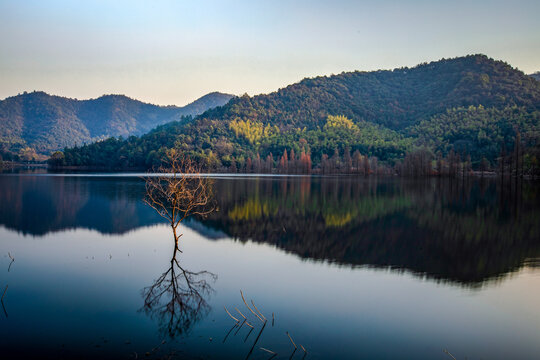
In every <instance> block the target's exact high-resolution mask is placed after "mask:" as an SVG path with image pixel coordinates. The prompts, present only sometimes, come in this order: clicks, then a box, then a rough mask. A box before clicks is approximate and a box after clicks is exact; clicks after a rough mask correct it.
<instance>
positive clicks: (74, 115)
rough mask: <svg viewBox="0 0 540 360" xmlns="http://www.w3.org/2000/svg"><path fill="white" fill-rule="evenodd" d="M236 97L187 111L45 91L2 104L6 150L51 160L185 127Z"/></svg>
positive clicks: (0, 146)
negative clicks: (185, 120) (69, 150)
mask: <svg viewBox="0 0 540 360" xmlns="http://www.w3.org/2000/svg"><path fill="white" fill-rule="evenodd" d="M232 97H233V95H229V94H223V93H219V92H213V93H210V94H207V95H205V96H203V97H201V98H199V99H197V100H195V101H194V102H192V103H190V104H188V105H186V106H184V107H177V106H157V105H152V104H148V103H144V102H141V101H138V100H134V99H131V98H129V97H127V96H124V95H104V96H101V97H99V98H96V99H90V100H77V99H70V98H66V97H61V96H54V95H49V94H47V93H45V92H42V91H35V92H31V93H24V94H21V95H17V96H13V97H9V98H6V99H5V100H2V101H0V150H3V151H4V152H6V151H11V152H17V151H18V150H20V149H21V148H24V147H30V148H33V149H34V150H35V151H36V152H37V153H41V154H47V155H49V154H50V153H51V152H53V151H55V150H59V149H63V148H64V147H66V146H74V145H81V144H83V143H88V142H90V141H93V140H97V139H103V138H107V137H111V136H123V137H128V136H131V135H141V134H144V133H146V132H148V131H150V130H151V129H153V128H154V127H156V126H158V125H162V124H165V123H167V122H170V121H175V120H176V121H180V120H181V118H182V117H183V116H196V115H199V114H201V113H203V112H205V111H206V110H208V109H210V108H213V107H216V106H222V105H224V104H226V103H227V102H228V101H229V100H230V99H231V98H232Z"/></svg>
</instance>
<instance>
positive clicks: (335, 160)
mask: <svg viewBox="0 0 540 360" xmlns="http://www.w3.org/2000/svg"><path fill="white" fill-rule="evenodd" d="M539 121H540V83H539V82H538V81H536V80H534V79H533V78H532V77H530V76H527V75H525V74H523V73H522V72H521V71H518V70H516V69H514V68H512V67H511V66H510V65H508V64H506V63H504V62H501V61H495V60H493V59H490V58H488V57H486V56H484V55H471V56H466V57H461V58H455V59H443V60H440V61H437V62H432V63H425V64H421V65H418V66H416V67H414V68H400V69H395V70H384V71H382V70H381V71H374V72H360V71H357V72H349V73H342V74H339V75H334V76H324V77H317V78H312V79H304V80H302V81H301V82H299V83H297V84H294V85H290V86H288V87H286V88H284V89H280V90H279V91H276V92H274V93H271V94H268V95H258V96H254V97H250V96H247V95H244V96H242V97H238V98H234V99H232V100H231V101H230V102H229V103H227V104H226V105H225V106H223V107H220V108H216V109H213V110H209V111H207V112H205V113H204V114H202V115H200V116H198V117H196V118H195V119H194V120H193V121H191V122H187V123H178V122H177V123H171V124H168V125H165V126H163V127H159V128H157V129H155V130H153V131H152V132H150V133H149V134H147V135H144V136H142V137H133V138H130V139H127V140H117V139H111V140H108V141H102V142H98V143H96V144H92V145H90V146H84V147H79V148H75V149H68V150H66V153H65V159H62V160H61V161H60V162H61V163H63V164H66V165H86V166H112V167H119V168H122V167H145V168H148V167H151V166H153V165H156V164H159V163H160V162H161V161H162V160H163V158H164V155H165V153H166V151H167V150H168V149H170V148H173V147H174V148H177V149H179V150H181V151H183V152H185V153H187V154H189V155H190V156H191V157H194V158H195V159H197V160H199V161H200V162H201V164H204V165H205V166H207V167H208V168H209V169H214V170H227V169H228V170H242V171H264V170H265V169H266V170H268V169H269V167H270V166H273V167H274V168H278V170H279V171H283V172H291V168H292V169H293V171H292V172H302V171H304V169H305V168H307V167H308V166H309V167H310V168H311V167H315V168H318V169H319V170H321V171H323V172H324V171H325V169H328V170H330V169H332V168H333V169H336V168H341V169H342V170H345V171H346V172H348V171H350V170H351V169H352V168H356V170H357V171H358V169H359V167H360V166H359V165H358V164H359V163H360V162H362V163H366V162H368V160H369V167H371V169H373V166H374V165H375V166H376V164H377V161H379V163H380V162H382V163H384V164H388V165H391V166H393V165H395V164H396V163H399V162H401V161H403V160H404V159H405V158H406V155H407V154H408V153H412V152H415V151H419V150H421V151H423V152H426V153H428V155H429V158H433V159H434V158H435V157H436V156H438V157H445V156H447V155H448V154H449V153H450V152H451V151H452V150H453V152H455V153H457V154H460V155H461V156H462V158H465V157H466V156H470V158H471V160H470V163H471V164H472V167H477V166H478V165H479V164H480V163H481V162H484V164H485V162H486V161H487V162H488V163H489V165H490V166H491V167H493V166H495V164H496V161H497V157H499V154H500V152H501V149H503V148H505V149H508V150H511V149H512V148H513V147H514V139H515V138H516V135H517V134H518V133H520V137H521V139H522V141H523V142H524V144H523V146H522V147H525V145H531V146H533V147H534V144H535V142H536V141H537V138H538V126H539ZM286 153H287V155H285V154H286ZM291 153H292V154H291ZM291 157H292V158H291ZM530 159H532V158H531V157H530ZM530 159H529V160H530ZM291 162H292V163H291ZM355 162H356V166H354V164H355ZM300 164H302V165H300ZM362 167H364V165H362ZM364 168H365V167H364ZM366 169H367V168H366ZM366 171H372V170H366Z"/></svg>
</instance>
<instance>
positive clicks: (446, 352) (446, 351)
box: [443, 349, 457, 360]
mask: <svg viewBox="0 0 540 360" xmlns="http://www.w3.org/2000/svg"><path fill="white" fill-rule="evenodd" d="M443 353H445V354H446V355H448V356H450V357H451V358H452V359H454V360H457V359H456V358H455V357H454V355H452V354H450V351H448V350H446V349H444V350H443Z"/></svg>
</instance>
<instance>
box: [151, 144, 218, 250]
mask: <svg viewBox="0 0 540 360" xmlns="http://www.w3.org/2000/svg"><path fill="white" fill-rule="evenodd" d="M157 173H158V174H157V175H155V176H152V175H148V176H147V177H145V180H146V195H145V197H144V202H145V203H146V204H148V205H149V206H151V207H152V208H154V210H156V211H157V212H158V214H159V215H161V216H162V217H163V218H165V219H167V221H168V222H169V223H170V225H171V227H172V229H173V235H174V241H175V242H178V239H179V238H180V237H181V236H182V234H178V233H177V231H176V230H177V228H178V225H179V224H180V223H181V222H182V221H183V220H184V219H186V218H187V217H188V216H191V215H200V216H205V215H207V214H209V213H211V212H212V211H214V204H213V202H212V198H213V192H212V180H211V179H209V178H208V177H204V176H202V175H201V169H200V167H199V166H198V165H197V164H196V163H194V162H193V161H192V160H191V159H189V158H187V157H184V156H183V155H181V154H180V153H178V152H176V151H175V150H171V151H170V152H169V153H168V162H167V164H166V165H164V166H161V167H159V168H158V169H157Z"/></svg>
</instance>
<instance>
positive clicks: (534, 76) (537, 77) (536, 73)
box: [529, 71, 540, 81]
mask: <svg viewBox="0 0 540 360" xmlns="http://www.w3.org/2000/svg"><path fill="white" fill-rule="evenodd" d="M529 76H531V77H532V78H534V79H536V80H538V81H540V71H537V72H535V73H533V74H530V75H529Z"/></svg>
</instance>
